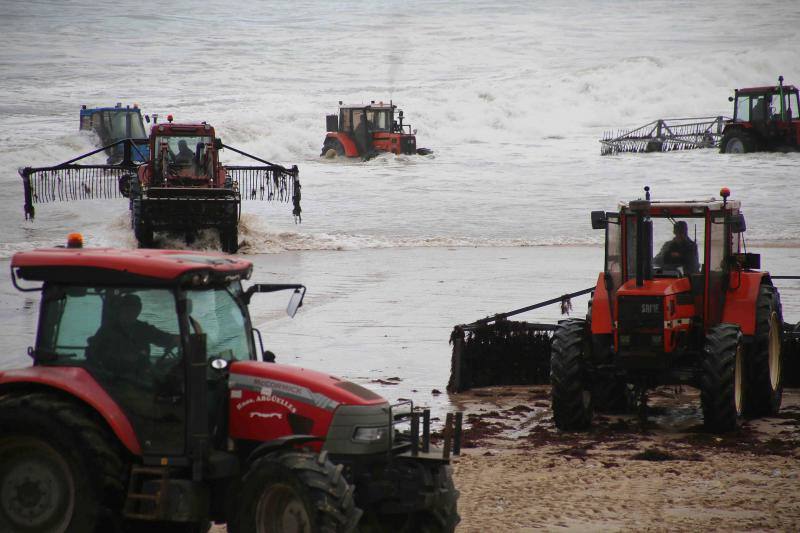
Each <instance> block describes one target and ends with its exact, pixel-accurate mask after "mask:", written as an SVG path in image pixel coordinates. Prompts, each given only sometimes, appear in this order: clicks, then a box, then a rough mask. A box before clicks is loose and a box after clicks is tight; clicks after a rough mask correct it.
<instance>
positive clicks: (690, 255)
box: [592, 187, 759, 366]
mask: <svg viewBox="0 0 800 533" xmlns="http://www.w3.org/2000/svg"><path fill="white" fill-rule="evenodd" d="M645 190H646V199H644V200H634V201H631V202H627V203H622V204H621V205H620V210H619V212H613V213H604V212H602V211H596V212H594V213H592V227H593V228H595V229H598V228H604V229H605V231H606V259H605V272H604V274H603V275H602V276H603V278H604V279H603V286H604V289H605V290H606V291H607V293H606V294H607V299H608V300H607V303H608V308H607V314H606V313H595V314H596V315H597V316H598V317H602V316H606V317H607V318H609V319H610V320H611V321H613V324H614V325H615V327H613V328H610V327H609V326H611V324H610V323H604V322H605V320H602V318H601V320H599V321H598V320H595V321H593V323H592V324H593V328H598V329H604V330H606V329H613V331H614V343H615V345H616V348H617V349H616V351H617V353H618V355H619V356H620V358H621V360H623V361H627V363H628V364H629V365H632V366H640V365H644V366H648V365H652V366H667V365H668V364H669V363H670V357H669V356H670V354H672V355H674V356H678V355H681V354H683V352H684V351H685V350H686V349H688V347H689V346H690V345H691V343H690V342H689V341H690V340H692V339H690V338H689V337H690V334H691V335H694V336H696V335H702V334H703V332H704V331H706V330H708V329H709V328H710V327H712V326H715V325H717V324H719V323H720V322H722V321H723V309H724V308H725V299H726V289H727V288H728V286H729V285H730V284H731V281H730V274H731V272H733V271H736V269H739V270H741V269H743V268H745V269H747V268H753V267H755V268H758V267H759V258H758V256H757V255H755V254H740V253H739V246H740V242H741V239H737V240H736V242H734V239H733V236H734V235H738V234H740V233H741V232H743V231H744V230H745V221H744V216H743V215H742V214H741V213H740V203H739V202H738V201H735V200H730V201H729V200H728V195H729V194H730V192H729V191H728V190H727V189H723V190H722V193H721V194H722V200H716V199H711V200H702V201H690V202H670V201H651V199H650V193H649V188H647V187H646V188H645ZM595 305H597V302H595ZM604 311H605V310H604ZM652 350H657V351H658V352H659V353H661V354H662V355H664V357H660V358H647V357H646V358H642V357H640V355H641V354H643V353H645V352H647V353H650V352H651V351H652Z"/></svg>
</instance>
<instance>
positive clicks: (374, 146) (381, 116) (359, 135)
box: [321, 100, 431, 159]
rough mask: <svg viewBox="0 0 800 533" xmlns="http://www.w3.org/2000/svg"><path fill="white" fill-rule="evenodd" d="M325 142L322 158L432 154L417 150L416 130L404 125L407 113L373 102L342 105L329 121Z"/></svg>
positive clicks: (427, 151) (329, 117) (327, 118)
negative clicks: (388, 154) (383, 154)
mask: <svg viewBox="0 0 800 533" xmlns="http://www.w3.org/2000/svg"><path fill="white" fill-rule="evenodd" d="M325 125H326V129H327V133H326V136H325V142H324V144H323V147H322V154H321V155H328V154H329V152H330V151H331V150H332V152H330V153H331V154H335V155H338V156H347V157H357V156H360V157H362V158H366V159H368V158H369V157H373V156H374V155H375V154H377V153H379V152H391V153H394V154H408V155H410V154H421V155H425V154H430V153H431V150H429V149H427V148H419V149H418V148H417V139H416V130H412V129H411V125H410V124H404V123H403V111H402V110H398V109H397V106H396V105H394V104H393V103H391V102H389V103H388V104H386V103H384V102H377V103H376V102H375V101H374V100H373V101H372V102H370V104H369V105H352V106H351V105H342V102H339V114H338V115H327V117H326V123H325Z"/></svg>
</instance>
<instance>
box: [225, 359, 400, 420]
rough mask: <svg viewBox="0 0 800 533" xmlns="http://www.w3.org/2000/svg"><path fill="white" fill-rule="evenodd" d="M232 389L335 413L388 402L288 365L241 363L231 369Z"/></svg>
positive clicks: (337, 380)
mask: <svg viewBox="0 0 800 533" xmlns="http://www.w3.org/2000/svg"><path fill="white" fill-rule="evenodd" d="M229 383H230V389H231V390H232V391H233V390H236V389H238V390H243V391H244V390H248V391H253V392H256V393H259V394H260V395H262V396H270V395H276V396H280V397H283V398H287V399H289V400H291V401H292V402H297V403H302V404H309V405H311V406H314V407H317V408H320V409H325V410H331V411H332V410H334V409H336V407H338V406H339V405H376V404H382V403H386V400H385V399H384V398H383V397H381V396H379V395H378V394H375V393H374V392H372V391H371V390H369V389H366V388H364V387H362V386H361V385H357V384H356V383H353V382H350V381H344V380H341V379H339V378H337V377H334V376H330V375H328V374H324V373H322V372H317V371H314V370H309V369H307V368H301V367H296V366H289V365H280V364H276V363H262V362H257V361H239V362H235V363H233V364H232V365H231V367H230V381H229Z"/></svg>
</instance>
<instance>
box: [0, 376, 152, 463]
mask: <svg viewBox="0 0 800 533" xmlns="http://www.w3.org/2000/svg"><path fill="white" fill-rule="evenodd" d="M25 385H38V386H39V387H37V390H42V388H51V389H57V390H59V391H61V392H63V393H66V394H68V395H69V396H72V397H73V398H76V399H78V400H80V401H81V402H83V403H85V404H87V405H88V406H89V407H91V408H92V409H94V410H95V411H97V412H98V413H99V414H100V416H102V417H103V419H105V421H106V422H107V423H108V426H109V427H110V428H111V430H112V431H113V432H114V434H115V435H116V436H117V438H118V439H119V440H120V442H122V444H123V445H124V446H125V447H126V448H127V449H128V451H130V452H131V453H132V454H134V455H141V454H142V447H141V446H140V445H139V440H138V439H137V438H136V433H135V432H134V431H133V426H131V423H130V421H129V420H128V417H127V416H125V413H124V412H123V411H122V409H120V407H119V405H117V403H116V402H115V401H114V400H112V399H111V396H109V395H108V393H106V391H105V390H104V389H103V388H102V387H101V386H100V385H99V384H98V383H97V382H96V381H95V380H94V378H93V377H92V376H91V374H89V372H87V371H86V370H84V369H83V368H80V367H76V366H73V367H63V366H60V367H47V366H34V367H30V368H21V369H18V370H7V371H2V372H0V393H6V392H9V391H11V390H19V389H20V388H25V387H24V386H25Z"/></svg>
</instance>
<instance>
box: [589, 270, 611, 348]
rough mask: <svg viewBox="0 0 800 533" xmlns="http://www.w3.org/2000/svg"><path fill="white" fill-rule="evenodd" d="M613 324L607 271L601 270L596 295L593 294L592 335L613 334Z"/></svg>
mask: <svg viewBox="0 0 800 533" xmlns="http://www.w3.org/2000/svg"><path fill="white" fill-rule="evenodd" d="M611 325H612V320H611V305H610V303H609V295H608V288H607V287H606V273H605V272H601V273H600V275H599V276H598V277H597V285H596V286H595V288H594V296H592V335H604V334H611V333H612V328H611Z"/></svg>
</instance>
